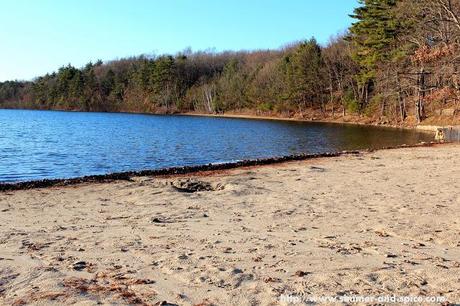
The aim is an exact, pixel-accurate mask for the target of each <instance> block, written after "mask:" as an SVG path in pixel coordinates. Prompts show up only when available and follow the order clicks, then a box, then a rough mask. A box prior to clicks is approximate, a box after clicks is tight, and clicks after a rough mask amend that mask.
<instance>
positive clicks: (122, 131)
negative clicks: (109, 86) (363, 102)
mask: <svg viewBox="0 0 460 306" xmlns="http://www.w3.org/2000/svg"><path fill="white" fill-rule="evenodd" d="M432 138H433V136H431V135H430V134H425V133H418V132H415V131H408V130H399V129H390V128H378V127H367V126H356V125H339V124H324V123H301V122H292V121H268V120H246V119H224V118H208V117H188V116H154V115H139V114H117V113H79V112H56V111H28V110H0V182H13V181H25V180H35V179H43V178H68V177H77V176H83V175H90V174H103V173H108V172H119V171H128V170H142V169H157V168H165V167H173V166H184V165H199V164H207V163H215V162H228V161H235V160H242V159H254V158H262V157H272V156H282V155H289V154H296V153H320V152H330V151H342V150H353V149H363V148H379V147H386V146H394V145H400V144H414V143H418V142H421V141H431V140H432Z"/></svg>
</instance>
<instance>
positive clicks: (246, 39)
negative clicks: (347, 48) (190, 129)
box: [0, 0, 357, 81]
mask: <svg viewBox="0 0 460 306" xmlns="http://www.w3.org/2000/svg"><path fill="white" fill-rule="evenodd" d="M355 6H357V1H356V0H320V1H317V0H226V1H224V0H214V1H212V0H0V81H4V80H10V79H26V80H27V79H31V78H33V77H36V76H38V75H42V74H45V73H47V72H51V71H54V70H56V69H57V68H59V67H60V66H62V65H65V64H68V63H71V64H72V65H75V66H77V67H81V66H83V65H84V64H85V63H87V62H89V61H96V60H97V59H102V60H111V59H116V58H120V57H126V56H131V55H140V54H151V53H155V54H162V53H172V54H174V53H176V52H178V51H181V50H184V49H185V48H187V47H191V48H192V50H194V51H196V50H204V49H209V48H213V49H215V50H216V51H221V50H241V49H245V50H252V49H267V48H278V47H280V46H282V45H285V44H286V43H289V42H292V41H298V40H301V39H306V38H310V37H312V36H315V37H316V38H317V39H318V41H319V42H321V43H325V42H327V40H328V38H329V37H330V36H331V35H334V34H336V33H338V32H341V31H343V30H345V29H346V28H347V27H348V25H350V23H351V19H350V18H349V17H348V14H350V13H351V12H352V11H353V8H354V7H355Z"/></svg>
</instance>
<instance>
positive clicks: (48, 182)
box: [0, 141, 451, 194]
mask: <svg viewBox="0 0 460 306" xmlns="http://www.w3.org/2000/svg"><path fill="white" fill-rule="evenodd" d="M449 144H451V143H449V142H446V143H440V142H434V141H433V142H427V143H418V144H414V145H399V146H392V147H384V148H378V149H364V150H353V151H341V152H326V153H317V154H296V155H287V156H281V157H270V158H261V159H250V160H242V161H236V162H229V163H217V164H206V165H196V166H182V167H170V168H161V169H152V170H140V171H124V172H115V173H107V174H98V175H88V176H81V177H73V178H56V179H43V180H31V181H23V182H11V183H2V182H0V194H1V193H2V192H8V191H16V190H28V189H37V188H51V187H61V186H71V185H78V184H82V183H108V182H115V181H129V180H131V179H132V178H135V177H142V176H151V177H170V176H183V175H197V174H200V173H203V172H206V173H210V174H211V175H212V173H213V172H218V171H223V170H231V169H239V168H245V167H260V166H268V165H276V164H282V163H286V162H291V161H302V160H313V159H319V158H331V157H339V156H346V155H354V154H364V153H369V152H375V151H382V150H395V149H404V148H418V147H433V146H440V145H443V146H445V145H449Z"/></svg>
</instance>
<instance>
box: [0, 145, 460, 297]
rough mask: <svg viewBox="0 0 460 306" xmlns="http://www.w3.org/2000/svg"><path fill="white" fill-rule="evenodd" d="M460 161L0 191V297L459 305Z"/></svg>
mask: <svg viewBox="0 0 460 306" xmlns="http://www.w3.org/2000/svg"><path fill="white" fill-rule="evenodd" d="M459 158H460V144H446V145H434V146H431V147H422V146H418V147H411V148H404V149H403V148H399V149H394V150H377V151H374V152H369V153H365V154H348V155H341V156H337V157H331V158H317V159H309V160H300V161H291V162H285V163H279V164H276V165H270V166H263V167H242V168H237V169H233V170H229V171H222V172H210V173H201V174H196V173H195V174H194V175H193V177H192V178H190V176H189V175H185V176H184V175H181V176H167V177H150V176H143V177H142V176H141V177H135V178H132V179H131V180H129V181H127V180H122V181H112V182H105V183H101V184H80V185H74V186H65V187H58V186H56V187H55V188H48V189H32V190H17V191H14V192H6V193H0V211H1V214H0V250H1V251H0V280H1V282H0V304H2V305H3V304H5V305H42V304H46V305H56V306H57V305H68V304H78V305H80V304H82V305H83V304H84V305H86V304H94V303H99V304H110V305H119V304H123V305H124V304H130V305H168V304H169V305H186V306H188V305H189V306H192V305H250V304H251V305H252V304H257V305H278V304H280V303H281V304H283V303H282V302H281V301H280V299H282V298H283V297H286V296H288V295H294V296H297V295H302V294H304V295H303V296H304V297H305V298H309V297H324V296H400V297H403V296H406V297H407V296H413V297H442V298H443V300H442V302H443V304H446V305H447V304H455V303H458V302H459V301H460V282H459V281H458V280H459V278H458V275H459V274H460V261H459V258H460V238H459V236H458V233H459V231H460V223H459V220H460V212H459V210H458V205H459V204H460V196H459V194H458V190H459V188H460V185H459V184H460V164H459V163H458V160H459ZM190 182H192V183H193V182H196V183H197V184H198V186H202V187H203V188H201V189H197V190H182V189H181V187H182V186H184V185H187V184H188V183H190ZM200 184H201V185H200ZM192 185H193V184H192ZM192 187H193V186H192Z"/></svg>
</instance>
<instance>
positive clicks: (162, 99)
mask: <svg viewBox="0 0 460 306" xmlns="http://www.w3.org/2000/svg"><path fill="white" fill-rule="evenodd" d="M360 4H361V5H360V7H358V8H357V9H356V10H355V11H354V13H353V15H352V17H353V18H354V19H355V22H354V23H353V25H352V26H351V27H350V29H349V30H348V32H347V33H345V34H344V35H339V36H337V37H335V38H333V39H331V40H330V42H329V43H328V44H327V45H325V46H321V45H319V44H318V43H317V41H316V40H315V39H313V38H312V39H310V40H307V41H304V42H299V43H293V44H291V45H289V46H286V47H284V48H281V49H279V50H267V51H251V52H222V53H214V52H191V51H189V50H187V51H184V52H181V53H179V54H176V55H174V56H170V55H162V56H139V57H133V58H126V59H122V60H116V61H111V62H106V63H102V62H101V61H99V62H97V63H89V64H87V65H86V66H85V67H82V68H75V67H72V66H71V65H68V66H65V67H62V68H60V69H59V70H58V71H57V72H55V73H52V74H47V75H45V76H41V77H38V78H37V79H35V80H33V81H31V82H20V81H8V82H4V83H0V103H1V104H2V105H3V107H21V108H34V109H61V110H82V111H128V112H154V113H175V112H189V111H195V112H206V113H224V112H230V111H233V112H245V113H248V112H253V113H254V112H255V113H257V114H263V115H283V116H297V117H307V118H313V117H315V118H319V117H342V116H348V115H350V114H351V115H359V116H361V117H369V118H372V119H373V120H379V121H381V122H382V121H383V122H393V123H407V122H409V123H410V122H420V121H422V120H425V119H426V118H427V117H433V116H437V115H448V116H451V117H452V116H455V115H456V111H457V110H458V109H459V108H460V102H459V101H460V70H459V69H458V67H459V63H460V1H451V0H361V1H360Z"/></svg>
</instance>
